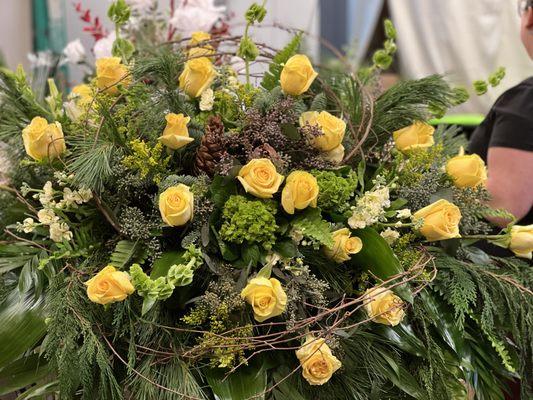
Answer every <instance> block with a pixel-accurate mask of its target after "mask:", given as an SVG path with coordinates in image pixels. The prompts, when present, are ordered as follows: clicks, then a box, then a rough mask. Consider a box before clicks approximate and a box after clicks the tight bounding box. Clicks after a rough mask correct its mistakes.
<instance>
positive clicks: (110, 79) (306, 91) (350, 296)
mask: <svg viewBox="0 0 533 400" xmlns="http://www.w3.org/2000/svg"><path fill="white" fill-rule="evenodd" d="M265 14H266V9H265V8H264V6H262V5H258V4H253V5H252V6H251V7H250V8H249V10H248V11H247V13H246V21H247V27H246V30H245V34H244V35H243V36H242V37H233V36H223V35H222V36H217V37H216V38H212V37H211V35H210V34H209V33H206V32H193V33H192V34H191V35H190V37H183V38H181V39H180V38H178V39H175V40H170V41H168V42H163V43H161V44H158V45H154V46H146V45H141V43H137V42H135V41H134V40H129V39H127V38H126V37H121V36H120V33H121V32H122V28H123V27H124V26H127V23H128V20H129V18H130V8H129V7H128V5H127V4H126V3H125V2H124V1H122V0H118V1H115V2H113V3H112V5H111V8H110V11H109V16H110V17H111V19H112V20H113V21H114V22H115V23H116V25H117V29H116V32H117V34H118V35H117V39H116V40H115V42H114V46H113V53H114V55H113V56H111V57H103V58H99V59H98V60H97V61H96V68H95V75H94V76H93V77H91V78H90V79H89V80H88V81H87V82H86V83H85V84H83V85H81V86H77V87H76V88H75V89H74V90H73V93H72V94H70V95H68V97H66V95H65V94H63V93H59V91H58V90H57V89H56V87H55V85H54V83H53V81H50V82H49V96H48V97H47V98H46V100H45V101H43V102H39V101H38V100H37V99H36V97H35V95H34V93H33V92H32V91H31V89H30V86H29V83H28V82H27V80H28V79H27V77H26V75H25V73H24V71H23V70H22V69H19V70H17V71H16V72H10V71H7V70H2V71H1V94H0V95H1V102H2V109H1V110H0V137H1V138H2V140H4V141H5V142H6V143H8V145H9V149H10V152H9V153H10V156H11V157H12V159H13V161H12V165H14V167H12V168H11V170H10V171H9V172H8V174H7V175H8V182H7V183H5V184H2V186H1V187H0V188H1V189H2V191H1V197H0V210H1V214H0V215H1V227H2V232H1V233H0V235H1V236H0V238H1V242H0V273H1V275H0V278H1V279H0V300H1V302H0V344H1V348H2V351H1V352H0V382H2V388H1V389H0V393H2V394H4V393H9V392H13V391H18V393H19V398H20V399H29V398H35V397H37V396H45V395H49V396H55V398H62V399H71V398H72V399H74V398H83V399H142V400H144V399H146V400H148V399H150V400H151V399H214V398H217V399H232V400H240V399H275V400H283V399H291V400H294V399H372V398H375V399H385V398H390V399H403V398H405V399H410V398H415V399H420V400H422V399H424V400H425V399H450V398H454V399H473V398H476V399H503V398H504V392H505V387H506V382H507V381H509V380H512V379H521V381H522V391H523V393H524V395H527V393H530V392H529V390H530V386H529V384H530V383H531V380H530V379H531V343H533V331H532V327H533V321H532V318H533V317H532V315H533V313H532V306H533V302H532V292H531V289H530V288H531V281H532V274H531V272H530V267H529V265H528V264H527V262H526V261H522V260H521V259H527V258H531V251H532V250H533V227H531V226H530V227H523V226H517V225H514V224H512V223H511V224H510V225H509V227H508V228H507V229H504V230H502V232H501V233H500V234H498V235H491V234H489V232H490V231H491V229H492V228H491V226H490V225H489V223H488V222H486V221H485V220H484V217H485V216H487V215H490V216H493V217H500V218H508V217H509V216H508V215H507V214H506V213H505V212H502V211H498V210H492V209H490V208H488V207H487V206H486V205H485V203H486V202H487V200H488V199H489V196H488V192H487V191H486V189H485V187H484V183H485V181H486V179H487V175H486V168H485V165H484V164H483V161H482V160H481V159H480V158H479V157H477V156H475V155H465V154H464V152H463V151H462V150H461V146H463V145H464V139H463V138H462V137H461V136H460V135H458V130H457V129H456V128H453V127H452V128H445V127H438V128H436V129H435V128H434V127H433V126H431V125H429V124H428V123H427V121H428V120H429V119H431V118H432V117H433V116H435V115H437V114H442V113H444V112H445V111H446V110H447V109H448V108H449V107H452V106H454V105H456V104H458V103H460V102H461V101H464V100H466V99H465V92H464V90H461V89H456V88H452V87H450V86H449V85H448V84H447V83H446V82H445V81H444V80H443V78H442V77H440V76H430V77H427V78H424V79H420V80H414V81H404V82H401V83H399V84H397V85H396V86H393V87H392V88H390V89H388V90H386V91H383V90H381V89H380V86H379V74H380V72H381V71H382V70H383V69H386V68H387V67H388V66H389V65H390V62H391V60H392V57H393V54H394V52H395V44H394V41H395V38H396V32H395V30H394V27H393V26H392V24H391V23H390V21H386V22H385V28H386V34H387V39H386V41H385V43H384V46H383V49H382V50H379V51H378V52H377V53H376V54H375V55H374V58H373V62H374V63H373V65H371V66H370V67H368V68H365V69H361V70H359V71H353V70H351V69H349V68H347V69H346V71H342V72H339V71H330V70H327V69H326V68H319V67H318V66H317V65H314V64H313V63H312V62H311V60H310V59H309V58H308V57H307V56H306V55H305V54H302V53H301V52H300V50H299V48H300V44H301V42H302V40H303V39H304V37H305V35H304V34H303V33H301V32H297V33H295V35H294V38H293V39H292V40H291V41H290V43H289V44H288V45H287V46H286V47H285V48H284V49H282V50H281V51H279V52H276V53H274V52H273V51H272V49H270V48H269V47H268V46H265V45H261V44H259V43H255V42H254V41H253V39H252V36H251V32H252V29H250V27H252V26H254V25H257V24H259V23H261V21H262V20H263V19H264V17H265ZM235 55H237V56H239V57H241V58H242V59H243V61H244V71H245V77H244V79H243V80H242V81H240V80H239V79H237V75H236V73H235V71H234V70H233V68H232V67H231V62H230V60H231V58H232V57H233V56H235ZM265 62H267V63H268V70H267V71H266V72H265V73H264V74H262V76H260V77H254V76H252V73H251V70H252V69H251V66H252V65H253V64H256V63H265ZM254 82H257V84H254ZM481 239H484V240H490V241H492V242H493V243H496V244H498V245H500V246H502V247H506V248H509V249H510V250H511V251H512V252H514V253H515V254H516V256H518V257H519V258H518V257H510V258H505V259H502V258H494V257H490V256H488V255H487V254H485V253H484V252H483V251H481V250H479V249H478V248H476V247H475V246H473V244H474V243H475V242H476V241H478V240H481Z"/></svg>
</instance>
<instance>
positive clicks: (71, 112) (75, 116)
mask: <svg viewBox="0 0 533 400" xmlns="http://www.w3.org/2000/svg"><path fill="white" fill-rule="evenodd" d="M63 109H64V110H65V114H66V115H67V117H68V119H70V120H71V121H72V122H77V121H79V120H80V117H81V116H82V114H83V110H82V109H81V108H80V107H78V105H77V104H76V101H75V100H69V101H65V102H64V103H63Z"/></svg>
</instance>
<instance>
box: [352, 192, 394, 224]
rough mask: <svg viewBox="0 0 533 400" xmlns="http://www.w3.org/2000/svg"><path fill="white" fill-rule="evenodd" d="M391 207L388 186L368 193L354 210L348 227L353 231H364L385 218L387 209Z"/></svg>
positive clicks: (360, 199) (358, 201)
mask: <svg viewBox="0 0 533 400" xmlns="http://www.w3.org/2000/svg"><path fill="white" fill-rule="evenodd" d="M389 207H390V199H389V188H388V187H387V186H384V187H378V188H377V189H375V190H373V191H370V192H366V193H365V194H364V195H363V196H362V197H361V198H359V200H357V204H356V206H355V207H353V208H352V216H351V217H350V218H349V219H348V225H350V227H351V228H352V229H363V228H365V227H367V226H370V225H373V224H375V223H376V222H378V221H379V220H380V218H382V217H383V215H384V213H385V211H384V210H385V209H386V208H389Z"/></svg>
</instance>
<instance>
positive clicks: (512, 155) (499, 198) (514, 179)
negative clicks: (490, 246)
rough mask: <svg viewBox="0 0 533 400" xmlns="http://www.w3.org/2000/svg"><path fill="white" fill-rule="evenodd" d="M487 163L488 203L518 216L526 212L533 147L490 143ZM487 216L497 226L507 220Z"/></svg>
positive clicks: (531, 201)
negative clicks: (491, 144) (532, 148)
mask: <svg viewBox="0 0 533 400" xmlns="http://www.w3.org/2000/svg"><path fill="white" fill-rule="evenodd" d="M487 164H488V165H487V166H488V180H487V190H488V191H489V192H490V194H491V196H492V200H491V201H490V203H489V204H490V206H491V207H492V208H494V209H499V208H503V209H505V210H507V211H509V212H510V213H511V214H513V215H514V216H515V217H516V218H517V219H518V220H519V219H521V218H523V217H524V216H526V215H527V213H528V212H529V210H530V209H531V206H532V205H533V151H526V150H518V149H512V148H508V147H491V148H489V152H488V157H487ZM487 219H488V220H489V221H491V222H493V223H495V224H497V225H498V226H500V227H505V226H507V224H508V223H509V222H510V221H508V220H504V219H499V218H491V217H487Z"/></svg>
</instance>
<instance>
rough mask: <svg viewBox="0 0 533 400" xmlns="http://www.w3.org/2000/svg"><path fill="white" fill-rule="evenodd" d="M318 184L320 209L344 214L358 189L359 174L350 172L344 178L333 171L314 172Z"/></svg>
mask: <svg viewBox="0 0 533 400" xmlns="http://www.w3.org/2000/svg"><path fill="white" fill-rule="evenodd" d="M312 174H313V175H314V176H315V177H316V180H317V182H318V187H319V192H318V207H319V208H321V209H322V210H326V211H333V210H334V211H336V212H343V211H345V210H346V209H348V207H349V203H348V202H349V200H350V198H351V197H352V196H353V194H354V192H355V189H356V187H357V174H356V173H355V172H354V171H350V173H349V174H348V176H347V177H342V176H339V175H337V174H335V172H332V171H312Z"/></svg>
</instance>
